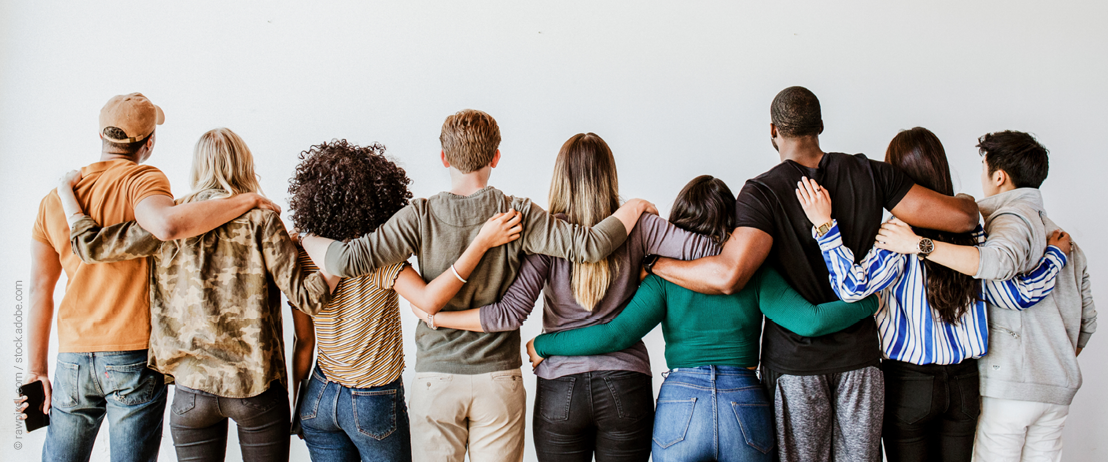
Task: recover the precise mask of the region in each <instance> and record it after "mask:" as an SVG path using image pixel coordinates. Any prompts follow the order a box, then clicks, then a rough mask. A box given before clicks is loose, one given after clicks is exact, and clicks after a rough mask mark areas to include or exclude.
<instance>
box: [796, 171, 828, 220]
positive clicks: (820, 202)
mask: <svg viewBox="0 0 1108 462" xmlns="http://www.w3.org/2000/svg"><path fill="white" fill-rule="evenodd" d="M796 198H797V199H798V200H800V206H801V207H803V208H804V215H807V216H808V221H810V222H812V226H820V225H823V224H824V223H830V222H831V194H830V193H828V192H827V189H826V188H822V187H820V185H819V183H816V180H813V179H811V178H808V177H804V178H801V179H800V181H798V182H796Z"/></svg>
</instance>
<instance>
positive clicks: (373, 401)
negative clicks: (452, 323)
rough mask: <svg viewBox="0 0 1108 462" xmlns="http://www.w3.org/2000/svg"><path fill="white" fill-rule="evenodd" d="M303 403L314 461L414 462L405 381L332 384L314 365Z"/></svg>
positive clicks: (303, 420) (304, 424)
mask: <svg viewBox="0 0 1108 462" xmlns="http://www.w3.org/2000/svg"><path fill="white" fill-rule="evenodd" d="M301 392H302V393H305V395H304V399H303V401H301V404H300V409H298V410H297V411H296V412H299V413H300V425H301V426H302V427H303V428H304V443H306V444H307V445H308V452H310V453H311V456H312V461H313V462H358V461H363V462H377V461H382V462H384V461H390V462H405V461H411V460H412V432H411V425H410V424H409V422H408V406H406V405H405V404H404V382H403V381H401V379H396V380H394V381H392V383H388V384H385V385H382V386H379V387H373V388H347V387H344V386H342V385H339V384H337V383H335V382H328V381H327V379H326V378H325V376H324V375H323V371H322V370H320V369H319V367H318V366H316V368H315V370H314V371H312V380H311V382H309V383H308V389H307V390H303V391H301Z"/></svg>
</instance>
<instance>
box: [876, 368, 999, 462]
mask: <svg viewBox="0 0 1108 462" xmlns="http://www.w3.org/2000/svg"><path fill="white" fill-rule="evenodd" d="M881 369H883V370H884V371H885V421H884V427H883V429H882V438H883V439H884V441H885V454H886V456H887V457H888V460H889V461H890V462H900V461H943V462H958V461H969V460H970V458H971V457H972V456H973V436H974V433H975V431H976V428H977V416H978V415H979V414H981V390H980V388H979V383H980V380H979V378H978V373H977V360H975V359H967V360H965V361H962V362H961V363H959V364H952V365H945V366H944V365H936V364H928V365H923V366H920V365H916V364H911V363H906V362H902V361H893V360H885V361H882V362H881Z"/></svg>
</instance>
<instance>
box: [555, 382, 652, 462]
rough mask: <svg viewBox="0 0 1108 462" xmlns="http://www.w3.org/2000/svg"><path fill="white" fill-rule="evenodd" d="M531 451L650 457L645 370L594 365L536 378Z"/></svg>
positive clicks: (576, 456)
mask: <svg viewBox="0 0 1108 462" xmlns="http://www.w3.org/2000/svg"><path fill="white" fill-rule="evenodd" d="M537 388H538V392H537V394H536V395H535V416H534V426H535V452H536V453H537V454H538V458H539V460H540V461H559V462H561V461H591V460H593V454H594V453H595V454H596V460H597V461H598V462H606V461H643V462H645V461H646V460H647V459H648V458H649V457H650V435H651V432H653V430H654V389H653V386H652V385H651V383H650V376H649V375H646V374H641V373H638V372H629V371H594V372H584V373H580V374H572V375H567V376H564V377H558V378H556V379H551V380H547V379H544V378H541V377H540V378H539V379H538V387H537Z"/></svg>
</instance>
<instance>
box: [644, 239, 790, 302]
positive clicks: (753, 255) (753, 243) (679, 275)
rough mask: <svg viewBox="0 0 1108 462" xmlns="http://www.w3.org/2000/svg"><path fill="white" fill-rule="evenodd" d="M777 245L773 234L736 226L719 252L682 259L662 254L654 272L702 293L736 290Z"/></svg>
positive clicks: (748, 278) (711, 293)
mask: <svg viewBox="0 0 1108 462" xmlns="http://www.w3.org/2000/svg"><path fill="white" fill-rule="evenodd" d="M772 247H773V236H770V235H769V233H767V232H765V231H762V230H760V229H757V228H750V227H740V228H735V231H734V232H733V233H731V238H730V239H728V240H727V242H726V243H725V244H724V245H723V250H722V251H720V253H719V255H714V256H711V257H704V258H700V259H696V260H689V261H680V260H673V259H668V258H659V259H658V261H657V262H656V263H655V264H654V274H656V275H658V276H660V277H661V278H663V279H665V280H667V281H670V282H672V283H674V284H677V285H679V286H681V287H684V288H686V289H689V290H692V291H695V292H700V293H702V294H709V295H713V294H727V295H730V294H734V293H738V292H739V291H740V290H742V289H743V287H744V286H746V283H747V281H749V280H750V278H751V277H752V276H753V275H754V273H755V272H757V271H758V268H759V267H761V266H762V263H763V262H764V261H765V260H766V257H767V256H768V255H769V251H770V248H772Z"/></svg>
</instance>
